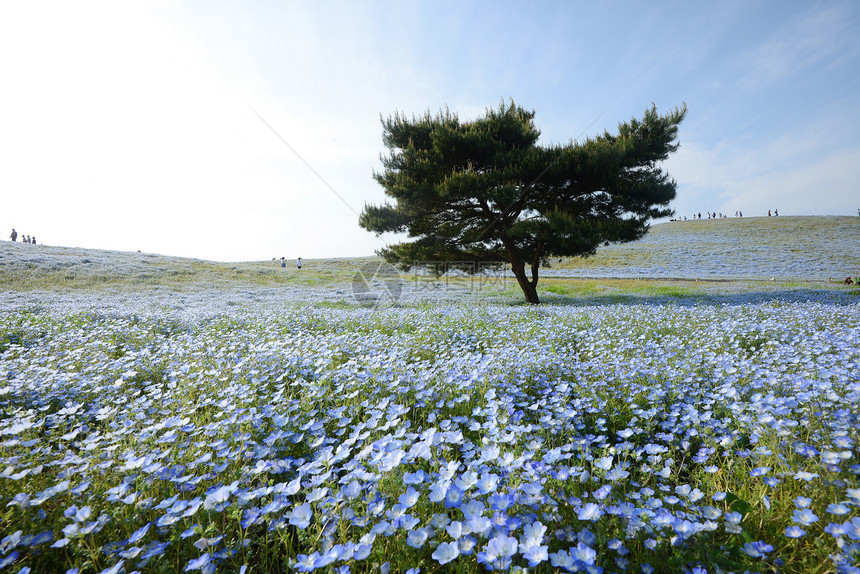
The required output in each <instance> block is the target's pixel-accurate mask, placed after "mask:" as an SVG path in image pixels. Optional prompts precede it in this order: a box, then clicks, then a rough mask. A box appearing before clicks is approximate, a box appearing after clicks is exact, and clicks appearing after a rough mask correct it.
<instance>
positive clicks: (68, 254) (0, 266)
mask: <svg viewBox="0 0 860 574" xmlns="http://www.w3.org/2000/svg"><path fill="white" fill-rule="evenodd" d="M373 261H378V259H377V258H375V257H360V258H342V259H324V260H313V259H307V260H305V261H304V263H305V265H304V267H305V268H304V269H302V270H301V271H298V270H297V269H295V267H294V266H293V265H289V266H288V267H287V268H286V269H282V268H281V267H280V264H279V262H276V261H251V262H241V263H220V262H213V261H203V260H197V259H188V258H179V257H169V256H163V255H154V254H149V253H134V252H118V251H104V250H96V249H82V248H71V247H53V246H46V245H29V244H22V243H11V242H9V241H3V242H0V289H3V290H10V291H21V290H33V289H38V290H54V289H76V288H91V287H100V286H113V287H126V288H133V287H136V286H143V285H145V286H149V287H151V286H169V287H171V288H173V289H193V288H201V287H206V288H222V287H231V288H242V287H287V286H292V287H297V288H299V287H302V288H305V287H324V286H338V285H341V286H345V285H347V284H348V283H349V282H350V281H351V280H352V278H353V277H354V276H355V274H356V272H357V271H358V270H359V269H361V267H362V266H363V265H365V264H367V263H369V262H373ZM541 273H542V276H543V280H542V284H543V285H544V286H548V285H550V284H552V283H553V282H556V281H561V280H563V279H565V278H567V279H571V278H573V279H575V278H587V277H600V278H617V279H631V278H633V279H638V278H657V279H751V280H770V279H771V278H779V279H781V280H808V281H825V282H826V281H827V280H828V277H832V278H833V279H834V280H837V279H838V280H841V279H842V278H844V277H845V276H847V275H856V274H858V273H860V218H857V217H835V216H834V217H786V216H781V217H771V218H767V217H765V218H761V217H759V218H743V219H721V220H710V221H709V220H701V221H699V220H697V221H684V222H670V223H663V224H659V225H655V226H653V228H652V229H651V231H650V232H649V233H648V234H647V235H646V236H645V237H644V238H643V239H642V240H640V241H637V242H634V243H629V244H618V245H610V246H608V247H601V248H599V250H598V252H597V254H596V256H594V257H590V258H585V259H583V258H572V259H564V260H553V261H552V262H551V268H550V269H544V270H542V272H541Z"/></svg>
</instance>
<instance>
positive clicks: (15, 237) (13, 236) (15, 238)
mask: <svg viewBox="0 0 860 574" xmlns="http://www.w3.org/2000/svg"><path fill="white" fill-rule="evenodd" d="M857 214H858V215H860V210H858V211H857ZM9 239H11V240H12V241H17V239H18V232H17V231H15V228H14V227H13V228H12V235H10V236H9Z"/></svg>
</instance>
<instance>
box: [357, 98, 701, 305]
mask: <svg viewBox="0 0 860 574" xmlns="http://www.w3.org/2000/svg"><path fill="white" fill-rule="evenodd" d="M686 111H687V109H686V106H682V107H680V108H675V109H674V110H672V111H671V112H669V113H667V114H665V115H659V114H658V113H657V110H656V107H655V106H653V105H652V106H651V108H649V109H647V110H645V113H644V115H643V116H642V118H641V119H636V118H633V119H631V120H630V121H629V122H624V123H621V124H619V126H618V132H617V133H616V134H610V133H609V132H608V131H607V132H604V133H603V134H602V135H599V136H597V137H594V138H588V139H586V140H585V141H584V142H582V143H578V142H575V141H572V140H571V141H570V142H569V143H567V144H565V145H548V146H540V145H538V143H537V142H538V138H539V136H540V131H538V129H537V128H536V127H535V124H534V115H535V112H534V111H526V110H524V109H523V108H521V107H519V106H517V105H516V104H515V103H514V102H513V101H511V102H510V104H506V103H505V102H502V103H501V104H500V106H499V107H498V108H497V109H492V108H490V109H487V111H486V114H485V115H484V117H482V118H479V119H476V120H473V121H460V119H459V118H458V117H457V115H456V114H453V113H451V112H450V111H449V110H447V109H446V110H444V111H441V112H439V113H438V114H436V115H435V116H431V114H430V112H429V111H428V112H426V113H425V114H424V115H423V116H419V117H416V116H413V117H412V118H407V117H406V116H405V115H403V114H401V113H395V114H394V115H393V116H390V117H388V118H387V119H383V120H382V125H383V141H384V143H385V146H386V147H387V148H388V154H387V155H383V156H382V157H381V160H382V164H383V167H384V169H383V171H381V172H374V178H375V179H376V181H378V182H379V183H380V184H381V185H382V187H383V188H384V189H385V193H386V195H388V196H389V197H390V198H391V199H392V200H393V203H392V202H386V203H385V204H383V205H365V207H364V210H363V212H362V213H361V216H360V218H359V225H361V226H362V227H364V228H365V229H367V230H368V231H372V232H375V233H376V234H381V233H383V232H406V233H407V235H408V237H409V238H410V239H409V240H408V241H404V242H402V243H399V244H396V245H392V246H390V247H387V248H385V249H383V250H381V251H380V252H379V253H380V255H382V256H383V257H384V258H385V259H386V260H387V261H388V262H390V263H393V264H397V265H399V266H400V267H401V268H408V267H410V266H413V265H420V264H422V262H429V261H449V262H465V261H469V262H489V261H501V260H504V261H507V262H508V263H510V265H511V270H512V271H513V273H514V276H515V277H516V278H517V282H518V283H519V285H520V287H521V288H522V290H523V293H524V294H525V297H526V300H527V301H528V302H530V303H538V302H539V299H538V296H537V282H538V275H539V268H540V267H541V265H545V264H546V262H547V260H548V258H550V257H569V256H577V255H578V256H587V255H592V254H594V252H595V250H596V248H597V246H598V245H600V244H601V243H602V242H604V241H616V242H626V241H633V240H635V239H638V238H640V237H642V235H644V234H645V233H646V232H647V230H648V222H649V220H650V219H652V218H660V217H667V216H670V215H672V213H673V211H672V210H671V209H669V208H668V207H667V206H668V205H669V203H670V202H671V201H672V199H674V197H675V190H676V183H675V181H674V180H673V179H671V178H670V177H669V175H668V173H666V172H665V171H664V170H663V169H662V168H661V167H660V166H659V162H661V161H662V160H665V159H666V158H667V157H668V156H669V154H670V153H672V152H673V151H675V150H676V149H677V148H678V144H677V143H676V139H677V132H678V124H679V123H680V122H681V120H682V119H683V118H684V115H685V114H686ZM527 266H528V267H529V268H530V272H531V276H530V277H529V276H528V275H527V273H526V267H527Z"/></svg>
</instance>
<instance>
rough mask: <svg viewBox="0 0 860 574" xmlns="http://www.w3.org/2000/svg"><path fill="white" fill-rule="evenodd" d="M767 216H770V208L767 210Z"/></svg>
mask: <svg viewBox="0 0 860 574" xmlns="http://www.w3.org/2000/svg"><path fill="white" fill-rule="evenodd" d="M767 216H768V217H770V210H769V209H768V210H767Z"/></svg>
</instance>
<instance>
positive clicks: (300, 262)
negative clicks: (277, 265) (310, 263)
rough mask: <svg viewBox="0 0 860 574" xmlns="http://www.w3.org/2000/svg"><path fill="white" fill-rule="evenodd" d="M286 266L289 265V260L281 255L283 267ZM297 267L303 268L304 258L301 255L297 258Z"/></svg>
mask: <svg viewBox="0 0 860 574" xmlns="http://www.w3.org/2000/svg"><path fill="white" fill-rule="evenodd" d="M286 266H287V260H286V258H284V257H281V267H282V268H286ZM296 268H298V269H301V268H302V258H301V257H299V258H298V259H297V260H296Z"/></svg>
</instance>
